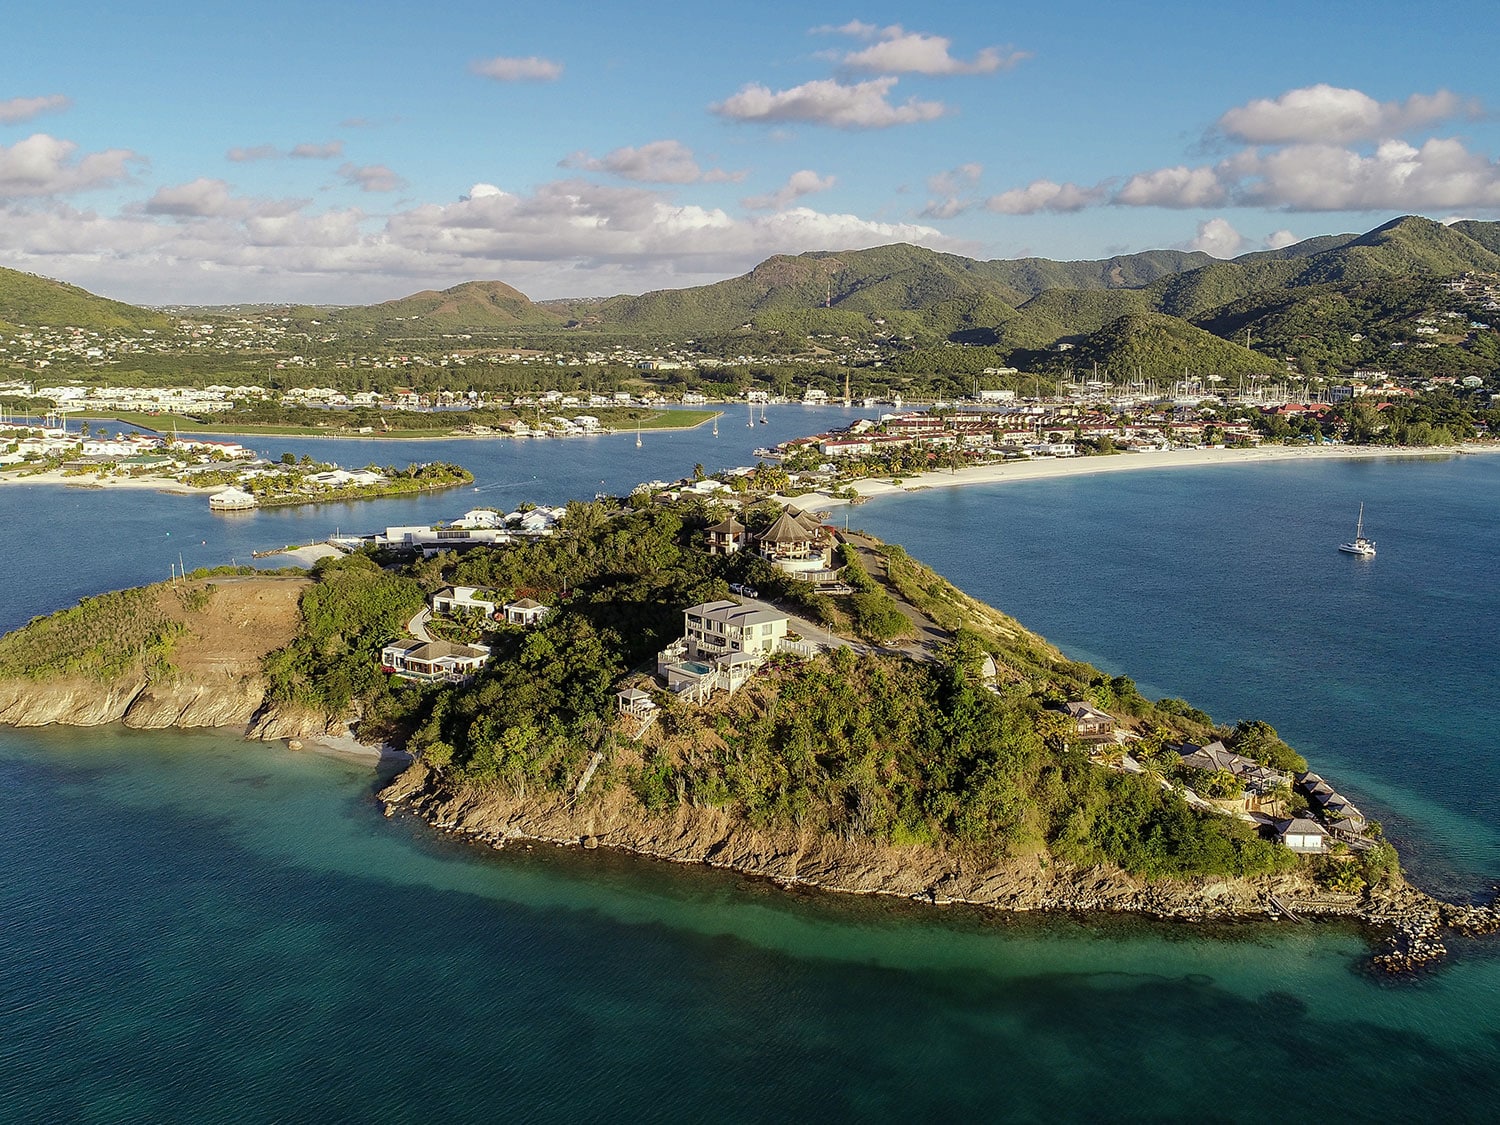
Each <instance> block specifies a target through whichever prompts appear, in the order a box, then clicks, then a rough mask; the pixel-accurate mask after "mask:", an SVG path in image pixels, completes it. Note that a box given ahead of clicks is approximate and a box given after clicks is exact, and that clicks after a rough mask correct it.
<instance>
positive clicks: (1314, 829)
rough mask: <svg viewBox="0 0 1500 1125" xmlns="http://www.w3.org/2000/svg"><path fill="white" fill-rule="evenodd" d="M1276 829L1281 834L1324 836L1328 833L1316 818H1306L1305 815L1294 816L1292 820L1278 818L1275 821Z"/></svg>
mask: <svg viewBox="0 0 1500 1125" xmlns="http://www.w3.org/2000/svg"><path fill="white" fill-rule="evenodd" d="M1276 831H1277V832H1279V833H1281V835H1283V836H1324V837H1326V836H1327V835H1328V833H1327V832H1325V831H1324V830H1323V826H1322V825H1321V824H1319V823H1318V822H1317V821H1316V820H1308V819H1307V817H1305V816H1299V817H1295V818H1293V819H1292V820H1279V821H1277V822H1276Z"/></svg>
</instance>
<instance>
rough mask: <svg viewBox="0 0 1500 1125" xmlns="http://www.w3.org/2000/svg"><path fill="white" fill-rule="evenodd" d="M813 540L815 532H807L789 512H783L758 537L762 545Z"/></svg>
mask: <svg viewBox="0 0 1500 1125" xmlns="http://www.w3.org/2000/svg"><path fill="white" fill-rule="evenodd" d="M815 538H817V533H816V532H814V531H809V530H808V528H807V526H806V525H805V524H803V523H802V521H801V520H799V519H797V517H796V516H794V515H792V513H791V512H790V511H785V512H782V513H781V515H780V516H779V517H778V518H777V520H776V522H775V523H773V524H772V525H771V526H770V528H769V529H768V530H767V531H766V532H765V534H764V535H762V536H761V537H760V541H761V542H762V543H806V542H808V541H809V540H812V539H815Z"/></svg>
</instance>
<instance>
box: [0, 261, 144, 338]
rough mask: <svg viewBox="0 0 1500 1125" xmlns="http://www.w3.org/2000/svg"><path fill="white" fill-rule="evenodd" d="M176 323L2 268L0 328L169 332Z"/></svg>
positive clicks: (0, 271) (78, 290)
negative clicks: (7, 326)
mask: <svg viewBox="0 0 1500 1125" xmlns="http://www.w3.org/2000/svg"><path fill="white" fill-rule="evenodd" d="M173 324H174V322H173V320H172V319H171V318H170V317H167V316H163V315H162V314H161V313H157V312H152V311H151V310H150V309H142V308H137V307H136V306H135V305H127V304H124V303H122V302H120V301H111V300H109V299H107V298H105V297H96V296H95V295H94V294H92V293H90V292H88V291H87V290H84V289H80V288H78V287H77V286H76V285H67V284H65V283H63V282H61V281H52V280H51V279H49V278H45V277H38V276H36V275H35V274H29V273H22V272H20V271H19V270H11V269H4V268H0V327H4V326H6V325H9V326H12V327H14V326H18V325H25V326H27V327H43V326H48V327H59V328H64V327H77V328H91V329H117V328H126V329H130V328H134V329H139V328H154V329H157V330H158V331H170V330H171V329H172V327H173Z"/></svg>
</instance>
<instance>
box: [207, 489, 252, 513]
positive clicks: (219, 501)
mask: <svg viewBox="0 0 1500 1125" xmlns="http://www.w3.org/2000/svg"><path fill="white" fill-rule="evenodd" d="M258 503H259V501H257V500H256V499H255V497H254V495H252V494H251V493H249V492H246V491H245V490H244V489H243V488H234V487H230V488H226V489H225V490H224V491H223V492H215V493H214V494H213V495H212V496H210V497H209V498H208V508H209V511H211V512H244V511H248V510H249V509H251V508H253V507H255V506H256V504H258Z"/></svg>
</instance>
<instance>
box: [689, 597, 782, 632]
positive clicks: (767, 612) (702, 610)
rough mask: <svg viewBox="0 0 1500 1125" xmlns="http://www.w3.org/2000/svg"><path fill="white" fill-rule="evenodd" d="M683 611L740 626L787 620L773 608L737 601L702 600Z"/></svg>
mask: <svg viewBox="0 0 1500 1125" xmlns="http://www.w3.org/2000/svg"><path fill="white" fill-rule="evenodd" d="M683 612H684V613H691V614H694V615H695V616H698V617H703V618H706V619H707V620H710V621H721V622H723V623H724V624H725V625H734V626H737V627H740V628H743V627H744V626H746V625H766V624H769V623H771V622H774V621H785V620H787V616H786V614H784V613H777V612H776V611H775V610H774V609H761V608H760V607H759V606H753V605H740V603H739V602H704V603H703V604H702V605H692V606H688V608H687V609H685V610H684V611H683Z"/></svg>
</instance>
